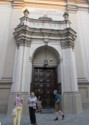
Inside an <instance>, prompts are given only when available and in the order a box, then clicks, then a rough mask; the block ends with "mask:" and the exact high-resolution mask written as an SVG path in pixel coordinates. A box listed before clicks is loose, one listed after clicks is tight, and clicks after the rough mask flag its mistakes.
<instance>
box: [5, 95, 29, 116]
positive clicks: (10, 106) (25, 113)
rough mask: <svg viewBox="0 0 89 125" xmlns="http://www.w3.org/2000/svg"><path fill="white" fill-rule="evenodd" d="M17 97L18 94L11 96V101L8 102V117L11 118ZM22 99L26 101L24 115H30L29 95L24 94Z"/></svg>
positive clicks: (24, 102)
mask: <svg viewBox="0 0 89 125" xmlns="http://www.w3.org/2000/svg"><path fill="white" fill-rule="evenodd" d="M15 97H16V93H13V94H11V95H10V96H9V101H8V110H7V115H9V116H11V113H12V109H13V108H14V107H15V106H14V102H15ZM22 97H23V99H24V101H23V110H22V115H28V113H29V111H28V104H27V103H28V98H29V94H22Z"/></svg>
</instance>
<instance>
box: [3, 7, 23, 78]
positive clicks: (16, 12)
mask: <svg viewBox="0 0 89 125" xmlns="http://www.w3.org/2000/svg"><path fill="white" fill-rule="evenodd" d="M11 12H12V14H11V18H10V22H9V25H10V27H9V31H8V35H9V38H8V41H7V42H8V45H7V51H6V58H5V63H4V68H3V77H10V78H12V76H13V69H14V68H13V67H14V61H15V52H16V44H15V39H14V35H13V33H14V29H15V28H16V27H17V25H18V24H19V23H20V20H19V19H20V18H21V17H22V16H23V12H22V10H21V9H19V8H13V9H12V11H11Z"/></svg>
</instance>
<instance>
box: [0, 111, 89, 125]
mask: <svg viewBox="0 0 89 125" xmlns="http://www.w3.org/2000/svg"><path fill="white" fill-rule="evenodd" d="M36 116H37V124H38V125H89V110H85V111H84V112H83V113H81V114H78V115H73V114H65V119H64V120H61V117H59V120H58V121H54V120H53V119H54V118H55V116H54V114H39V113H37V114H36ZM0 121H1V123H2V124H1V125H12V118H11V117H7V116H6V115H0ZM29 123H30V121H29V117H28V116H22V118H21V125H29Z"/></svg>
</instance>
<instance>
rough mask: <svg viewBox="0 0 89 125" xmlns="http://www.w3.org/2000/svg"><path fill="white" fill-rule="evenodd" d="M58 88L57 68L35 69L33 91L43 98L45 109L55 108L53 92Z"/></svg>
mask: <svg viewBox="0 0 89 125" xmlns="http://www.w3.org/2000/svg"><path fill="white" fill-rule="evenodd" d="M57 88H58V84H57V71H56V68H39V67H35V68H34V69H33V80H32V87H31V90H32V91H34V92H35V94H36V96H39V95H40V97H41V100H42V106H43V107H44V108H52V107H54V95H53V90H54V89H57Z"/></svg>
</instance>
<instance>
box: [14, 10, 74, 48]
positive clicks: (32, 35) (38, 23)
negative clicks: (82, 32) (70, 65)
mask: <svg viewBox="0 0 89 125" xmlns="http://www.w3.org/2000/svg"><path fill="white" fill-rule="evenodd" d="M28 15H29V11H28V10H27V9H26V10H25V11H24V17H22V18H21V19H20V21H21V22H20V24H19V25H18V26H17V28H16V29H15V32H14V37H15V39H16V44H17V46H30V44H31V42H32V41H31V40H32V39H41V40H42V41H43V42H44V44H45V45H48V42H49V40H54V39H55V40H59V41H61V42H60V43H61V47H62V48H67V47H72V48H74V41H75V38H76V32H75V31H74V30H73V29H72V28H70V21H69V20H68V16H69V15H68V13H64V17H65V20H62V21H54V20H52V19H51V18H49V17H47V16H43V17H41V18H39V19H32V18H29V17H28Z"/></svg>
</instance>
